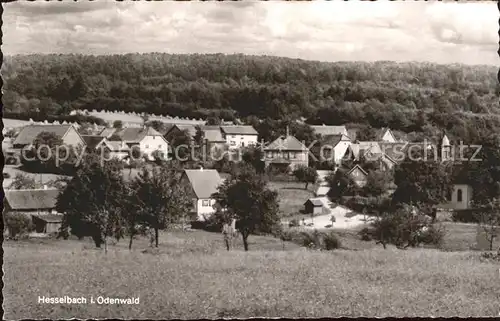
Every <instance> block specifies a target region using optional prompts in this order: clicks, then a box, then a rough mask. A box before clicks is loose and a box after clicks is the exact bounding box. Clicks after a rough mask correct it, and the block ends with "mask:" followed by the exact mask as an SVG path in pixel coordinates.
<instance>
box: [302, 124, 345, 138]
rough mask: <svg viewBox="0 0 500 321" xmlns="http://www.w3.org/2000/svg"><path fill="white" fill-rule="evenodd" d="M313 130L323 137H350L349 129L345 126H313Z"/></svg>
mask: <svg viewBox="0 0 500 321" xmlns="http://www.w3.org/2000/svg"><path fill="white" fill-rule="evenodd" d="M311 128H312V129H313V130H314V132H315V133H316V134H319V135H321V136H329V135H344V136H347V137H349V134H348V132H347V128H346V127H345V126H343V125H341V126H330V125H319V126H318V125H313V126H311Z"/></svg>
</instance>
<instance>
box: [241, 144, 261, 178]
mask: <svg viewBox="0 0 500 321" xmlns="http://www.w3.org/2000/svg"><path fill="white" fill-rule="evenodd" d="M263 159H264V151H263V150H262V148H260V147H257V146H250V147H246V148H245V149H244V151H243V156H242V160H243V162H244V163H246V164H248V165H250V166H252V167H253V168H254V170H255V171H256V172H257V173H258V174H263V173H264V171H265V163H264V161H263Z"/></svg>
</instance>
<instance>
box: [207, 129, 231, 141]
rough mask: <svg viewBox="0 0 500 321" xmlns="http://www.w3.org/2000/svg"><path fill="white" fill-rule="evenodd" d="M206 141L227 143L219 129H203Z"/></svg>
mask: <svg viewBox="0 0 500 321" xmlns="http://www.w3.org/2000/svg"><path fill="white" fill-rule="evenodd" d="M202 130H203V134H204V135H205V139H206V140H207V141H209V142H225V141H226V140H225V139H224V138H222V133H221V131H220V129H219V128H217V129H211V128H210V129H202Z"/></svg>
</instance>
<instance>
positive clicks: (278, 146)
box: [265, 136, 307, 151]
mask: <svg viewBox="0 0 500 321" xmlns="http://www.w3.org/2000/svg"><path fill="white" fill-rule="evenodd" d="M306 149H307V148H306V146H304V144H302V143H301V142H300V141H299V140H298V139H297V138H295V137H293V136H287V137H283V136H280V137H278V138H277V139H276V140H274V141H273V142H272V143H270V144H269V145H268V146H267V147H266V148H265V150H279V151H283V150H292V151H305V150H306Z"/></svg>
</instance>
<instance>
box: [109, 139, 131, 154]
mask: <svg viewBox="0 0 500 321" xmlns="http://www.w3.org/2000/svg"><path fill="white" fill-rule="evenodd" d="M122 143H123V142H122V141H111V140H106V141H105V142H104V144H106V146H108V148H109V149H110V150H111V151H112V152H128V151H130V147H128V145H127V144H125V145H124V144H122Z"/></svg>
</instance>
